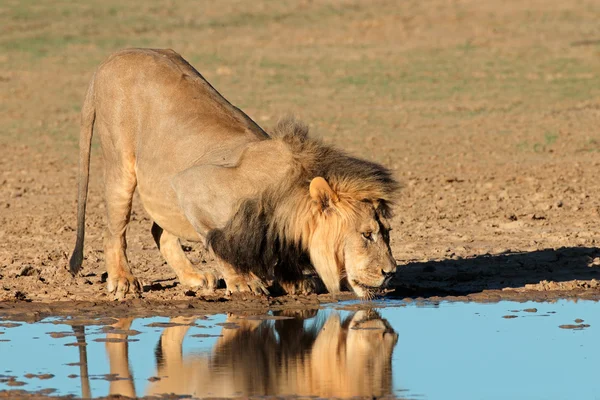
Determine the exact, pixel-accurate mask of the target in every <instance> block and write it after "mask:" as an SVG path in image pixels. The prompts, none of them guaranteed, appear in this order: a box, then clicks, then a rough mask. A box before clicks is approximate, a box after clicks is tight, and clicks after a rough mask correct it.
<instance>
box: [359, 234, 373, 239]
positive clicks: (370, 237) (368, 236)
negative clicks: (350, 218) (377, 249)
mask: <svg viewBox="0 0 600 400" xmlns="http://www.w3.org/2000/svg"><path fill="white" fill-rule="evenodd" d="M362 235H363V237H364V238H365V239H367V240H372V239H373V233H371V232H363V234H362Z"/></svg>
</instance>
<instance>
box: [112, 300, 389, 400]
mask: <svg viewBox="0 0 600 400" xmlns="http://www.w3.org/2000/svg"><path fill="white" fill-rule="evenodd" d="M304 313H306V311H304ZM194 320H195V318H190V317H175V318H173V319H171V322H172V323H173V325H174V326H171V327H167V328H165V329H164V331H163V332H162V334H161V336H160V339H159V340H158V344H157V346H156V350H155V358H156V372H155V376H156V377H158V378H160V379H152V380H151V383H150V384H149V385H148V386H147V387H146V389H145V395H146V396H161V395H165V394H177V395H191V396H192V397H194V398H205V397H240V396H242V397H246V396H285V395H297V396H318V397H326V398H330V397H337V398H349V397H354V396H359V397H381V396H386V395H391V394H392V355H393V351H394V348H395V346H396V343H397V341H398V335H397V334H396V333H395V332H394V330H393V329H392V328H391V326H390V325H389V323H388V322H387V321H386V320H384V319H382V318H381V317H380V316H379V314H378V313H377V312H375V311H373V310H362V311H358V312H355V313H352V314H350V315H348V316H344V317H342V316H341V315H340V314H339V313H338V312H335V311H334V312H331V314H329V315H327V313H326V312H325V311H323V310H321V311H319V312H316V311H314V312H311V315H294V317H293V318H290V319H278V320H275V321H270V320H266V321H265V320H252V319H247V318H245V317H241V316H235V315H230V316H229V317H228V318H227V321H226V322H227V323H228V324H226V325H225V326H224V327H223V329H222V330H221V335H220V337H219V338H218V339H217V341H216V343H215V344H214V345H213V347H212V349H211V350H210V351H209V352H203V353H195V352H193V353H190V354H185V353H184V351H183V342H184V340H185V339H186V336H187V334H188V331H189V329H190V325H192V324H193V322H194ZM130 324H131V319H130V318H129V319H123V320H121V321H119V322H118V323H117V324H116V325H115V328H116V330H115V333H108V334H107V339H108V341H107V343H106V351H107V354H108V361H109V365H110V372H111V374H113V375H114V376H115V379H113V380H111V383H110V394H111V395H124V396H129V397H135V396H136V388H135V385H134V380H133V374H132V372H131V368H130V364H129V357H128V343H127V341H126V339H127V334H126V332H127V330H128V329H129V326H130ZM123 332H125V333H123Z"/></svg>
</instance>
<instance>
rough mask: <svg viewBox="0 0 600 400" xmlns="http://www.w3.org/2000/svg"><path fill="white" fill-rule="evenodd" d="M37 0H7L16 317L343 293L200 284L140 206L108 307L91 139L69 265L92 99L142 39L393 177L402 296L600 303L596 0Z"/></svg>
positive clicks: (0, 52) (8, 200) (1, 50)
mask: <svg viewBox="0 0 600 400" xmlns="http://www.w3.org/2000/svg"><path fill="white" fill-rule="evenodd" d="M27 4H28V5H25V3H22V2H19V1H16V0H8V1H5V2H2V5H0V26H1V27H2V28H0V29H1V32H2V35H1V36H0V61H1V62H0V87H1V91H2V101H1V103H0V111H1V112H0V129H1V130H0V152H1V155H2V156H1V157H0V300H1V302H0V315H17V314H19V315H22V317H23V318H25V319H27V318H37V317H40V316H43V315H48V314H66V313H73V312H89V313H109V314H112V313H133V314H144V313H146V314H149V313H157V312H158V313H164V314H173V313H183V312H185V310H186V309H189V308H194V309H195V312H197V311H198V309H201V310H205V311H211V310H212V311H225V310H230V309H235V308H243V307H257V308H265V307H297V306H300V307H301V306H304V305H306V304H312V305H314V304H317V303H319V302H327V301H333V300H335V299H333V298H332V297H331V296H327V295H322V296H309V297H306V298H302V297H279V298H246V297H245V296H242V297H239V296H238V297H235V298H233V299H227V298H225V297H224V294H223V291H222V290H221V291H219V292H218V293H217V294H215V295H210V296H208V297H206V296H205V294H203V293H196V292H191V291H186V290H185V289H184V288H182V287H180V286H178V284H177V282H176V280H175V276H174V274H173V273H172V272H171V270H170V269H169V268H168V267H167V265H166V264H165V263H164V261H163V259H162V258H161V256H160V254H159V252H158V251H157V249H156V248H155V245H154V242H153V240H152V237H151V235H150V226H151V221H150V220H149V219H148V217H147V216H146V214H145V212H144V211H143V209H142V208H141V207H140V204H139V202H138V201H137V200H136V201H135V204H134V211H133V214H132V221H131V224H130V228H129V231H128V244H129V250H128V254H129V259H130V263H131V265H132V267H133V271H134V272H135V274H137V276H139V277H140V278H142V279H143V281H144V282H145V285H146V289H147V290H146V292H145V293H144V296H143V299H132V300H128V301H126V302H123V303H113V302H112V299H111V298H110V297H109V296H108V295H107V294H106V292H105V285H104V283H103V278H102V273H103V272H104V269H103V268H104V266H103V253H102V230H103V226H104V225H103V218H104V206H103V200H102V196H101V186H100V178H101V166H102V161H101V159H100V155H99V152H98V148H97V145H95V147H94V149H95V150H94V153H93V155H92V171H91V183H90V194H89V198H88V213H87V230H86V244H85V257H86V259H85V261H84V269H83V274H82V276H80V277H76V278H71V276H70V275H69V273H68V272H67V258H68V256H69V255H70V252H71V251H72V246H73V245H74V242H75V232H74V228H75V208H76V184H77V181H76V172H77V140H78V119H79V114H78V113H79V108H80V106H81V102H82V100H83V95H84V93H85V90H86V87H87V84H88V81H89V79H90V78H91V76H92V73H93V71H94V68H95V67H96V66H97V65H98V64H99V63H100V62H101V61H102V60H103V59H104V58H105V57H106V56H107V55H108V54H110V53H111V52H113V51H115V50H117V49H120V48H124V47H134V46H142V47H170V48H173V49H174V50H176V51H178V52H179V53H181V54H182V55H183V56H184V57H185V58H186V59H188V60H189V61H190V62H191V63H192V64H193V65H194V66H195V67H196V68H197V69H198V70H199V71H200V72H201V73H202V74H203V75H204V76H205V77H206V78H207V79H208V80H209V81H210V82H211V83H212V84H213V85H214V86H215V87H216V88H217V89H218V90H219V91H221V93H222V94H224V96H225V97H226V98H228V99H229V100H230V101H231V102H232V103H234V104H235V105H237V106H239V107H241V108H242V109H243V110H244V111H245V112H247V113H248V114H249V115H250V116H251V117H252V118H253V119H255V120H256V121H257V122H258V123H259V124H260V125H262V126H263V127H264V128H265V129H267V130H268V129H269V127H271V126H273V125H274V124H275V122H276V121H277V119H278V118H279V116H282V115H284V114H294V115H296V116H297V117H299V118H300V119H302V120H304V121H306V122H307V123H309V125H310V127H311V130H312V133H313V134H314V135H316V136H319V137H321V138H323V140H324V141H326V142H328V143H334V144H336V145H337V146H339V147H341V148H343V149H345V150H347V151H349V152H351V153H352V154H355V155H358V156H362V157H365V158H368V159H371V160H374V161H377V162H381V163H383V164H385V165H387V166H389V167H390V168H391V169H393V171H394V173H395V174H396V176H397V178H398V179H399V180H400V181H401V182H402V183H403V185H404V188H403V190H402V191H401V194H400V196H399V198H398V205H397V209H396V217H395V219H394V221H393V228H394V230H393V232H392V250H393V252H394V256H395V257H396V259H397V261H398V266H399V268H398V273H397V277H396V280H395V292H394V293H392V295H394V296H399V297H410V298H426V297H427V298H432V299H434V300H436V301H437V300H444V299H446V300H476V301H496V300H499V299H502V298H511V299H519V300H526V299H533V300H549V299H556V298H563V297H567V298H574V299H580V298H598V297H600V280H599V279H600V273H599V271H600V249H599V248H598V244H599V242H598V241H599V240H600V179H598V171H600V130H599V129H598V127H599V126H600V125H599V124H600V24H598V19H599V17H600V3H599V2H598V1H595V0H580V1H562V2H549V1H546V0H525V1H523V0H519V1H517V0H510V1H504V2H498V1H491V0H489V1H487V0H486V1H475V0H462V1H458V0H457V1H449V0H432V1H428V2H421V1H418V0H412V1H410V0H409V1H403V2H397V1H372V2H361V1H352V0H349V1H342V0H338V1H333V2H331V1H325V0H322V1H321V0H314V1H309V0H307V1H300V2H295V1H282V2H276V3H272V2H266V1H263V0H259V1H254V2H242V1H235V0H230V1H227V2H219V6H218V7H216V6H215V5H211V4H212V3H211V2H206V3H203V4H196V3H194V5H193V8H192V7H190V5H189V4H188V3H185V2H181V1H170V2H168V5H164V6H163V5H161V6H155V5H152V4H151V3H149V2H141V1H132V2H117V1H102V2H100V1H96V0H94V1H89V2H85V3H81V4H76V3H73V4H71V3H70V2H65V3H60V4H59V3H57V4H54V3H53V4H50V3H48V4H46V3H39V4H37V5H29V3H27ZM186 251H188V255H189V256H190V257H191V259H192V260H193V261H194V262H196V263H201V262H205V263H207V264H210V263H212V262H213V261H212V260H210V259H205V258H204V256H203V255H202V253H201V251H200V249H199V248H197V246H192V245H189V246H188V244H186ZM348 297H351V296H350V295H348V296H342V298H348ZM109 302H110V307H108V304H109Z"/></svg>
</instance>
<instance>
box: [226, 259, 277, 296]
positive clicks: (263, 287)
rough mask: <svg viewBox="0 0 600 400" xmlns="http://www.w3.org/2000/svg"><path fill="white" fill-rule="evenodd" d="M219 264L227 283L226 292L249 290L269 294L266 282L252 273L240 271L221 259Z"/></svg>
mask: <svg viewBox="0 0 600 400" xmlns="http://www.w3.org/2000/svg"><path fill="white" fill-rule="evenodd" d="M219 266H220V267H221V272H222V273H223V278H224V279H225V284H226V285H227V294H229V295H231V294H232V293H237V292H240V293H243V292H251V293H254V294H257V295H262V294H266V295H269V290H268V289H267V284H266V283H265V282H264V281H263V280H262V279H260V278H259V277H258V276H256V275H255V274H254V273H252V272H250V273H240V272H238V271H236V270H235V268H234V267H233V266H232V265H231V264H229V263H228V262H226V261H223V260H219Z"/></svg>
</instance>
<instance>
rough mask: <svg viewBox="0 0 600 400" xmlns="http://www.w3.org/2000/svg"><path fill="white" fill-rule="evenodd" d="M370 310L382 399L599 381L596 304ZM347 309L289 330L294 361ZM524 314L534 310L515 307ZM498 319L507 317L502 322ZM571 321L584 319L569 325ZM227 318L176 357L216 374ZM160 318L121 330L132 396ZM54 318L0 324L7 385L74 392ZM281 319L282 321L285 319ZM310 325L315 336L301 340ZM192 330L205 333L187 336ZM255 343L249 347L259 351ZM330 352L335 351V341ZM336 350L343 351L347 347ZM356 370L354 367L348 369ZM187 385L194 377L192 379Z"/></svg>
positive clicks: (535, 392)
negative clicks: (383, 341)
mask: <svg viewBox="0 0 600 400" xmlns="http://www.w3.org/2000/svg"><path fill="white" fill-rule="evenodd" d="M374 304H375V305H376V307H375V314H374V315H376V316H377V318H381V319H382V320H385V321H387V325H388V326H387V328H385V330H386V331H390V328H391V330H392V331H393V332H395V334H396V335H397V342H396V344H395V346H394V347H393V353H391V367H389V368H390V371H389V374H390V375H391V381H390V382H391V383H390V386H391V394H393V395H395V396H397V397H402V398H420V399H503V400H504V399H597V398H600V378H598V376H597V371H598V367H597V366H598V363H599V361H600V346H598V338H599V337H598V336H597V330H598V324H599V323H600V320H599V319H600V303H597V302H592V301H578V302H573V301H567V300H561V301H557V302H555V303H534V302H529V303H515V302H499V303H494V304H480V303H448V302H442V303H440V304H431V303H419V304H417V303H414V302H411V303H404V302H402V301H395V300H392V301H390V300H387V301H382V302H378V303H374ZM348 305H352V303H347V304H345V303H338V304H335V305H332V306H331V307H329V308H325V309H323V310H319V311H318V312H317V311H314V315H312V316H310V317H307V318H306V319H305V320H304V321H303V323H301V324H300V325H299V327H298V328H294V329H299V330H300V331H299V332H298V337H300V336H302V334H303V332H304V336H302V337H306V338H307V339H306V340H305V341H306V343H304V344H302V343H300V341H299V343H294V345H297V346H305V347H303V348H300V350H297V349H296V350H294V351H296V353H294V354H295V355H294V356H293V357H297V360H300V361H298V362H303V361H302V360H306V359H308V358H309V357H310V356H309V355H307V354H310V348H311V346H316V345H315V343H316V342H315V338H318V336H319V335H320V333H319V332H320V331H321V330H323V329H325V328H324V326H327V325H325V323H326V321H328V320H329V319H330V318H339V320H340V322H339V324H338V325H339V326H340V327H342V329H352V327H353V325H352V323H349V322H348V321H350V319H351V318H352V316H353V315H354V312H353V311H351V310H349V309H348V307H346V306H348ZM532 308H535V309H537V311H536V312H531V311H532V310H530V312H527V311H524V310H526V309H532ZM505 316H512V318H504V317H505ZM514 316H516V318H515V317H514ZM369 318H373V317H372V316H371V317H369ZM576 319H581V320H583V322H578V323H576V322H574V321H575V320H576ZM226 320H227V318H226V316H225V315H211V316H208V319H202V320H198V321H197V323H198V324H201V325H202V326H203V327H198V326H192V327H191V328H190V329H189V330H188V331H187V334H186V336H185V340H184V341H183V345H182V347H181V349H182V355H183V357H184V359H185V358H186V357H187V356H188V355H204V356H200V357H205V358H206V359H207V360H211V361H210V362H208V363H205V364H206V365H208V366H209V367H210V366H211V365H212V366H214V368H224V367H222V365H224V364H218V362H217V361H215V360H217V359H218V354H213V353H214V351H215V350H214V349H215V346H216V343H217V341H218V340H219V337H218V335H221V334H223V332H224V329H226V328H225V327H223V326H222V325H217V324H222V323H223V322H225V321H226ZM168 321H169V319H168V318H163V317H155V318H143V319H136V320H134V321H133V323H132V325H131V328H130V329H134V330H138V331H141V332H142V333H141V334H139V335H136V336H131V337H130V339H136V340H137V341H132V342H129V343H128V353H129V354H128V355H129V366H130V370H131V375H132V376H131V378H132V379H133V382H134V386H135V391H136V394H137V395H138V396H142V395H144V394H147V390H148V388H149V387H150V386H151V385H152V384H151V383H150V382H149V381H148V378H150V377H152V376H156V375H157V367H158V359H157V356H156V347H157V343H158V342H159V341H160V338H161V334H162V333H163V331H164V329H165V328H162V327H148V326H147V325H148V324H151V323H155V322H168ZM336 321H337V319H336ZM344 321H346V322H344ZM0 322H1V323H6V322H10V321H7V320H3V321H0ZM60 322H61V320H58V319H46V320H44V321H41V322H38V323H33V324H27V323H20V322H18V323H20V324H21V325H20V326H17V327H13V328H5V327H0V332H3V334H0V340H2V341H1V342H0V377H2V376H5V377H6V376H14V377H15V379H16V380H18V381H22V382H25V383H26V384H25V385H24V386H21V387H18V389H24V390H28V391H37V390H40V389H45V388H54V389H56V392H55V393H54V394H60V395H68V394H72V395H75V396H81V395H82V386H81V380H80V377H79V376H77V377H69V375H72V374H74V375H79V374H80V369H79V366H68V365H66V364H68V363H76V362H79V354H80V353H79V348H78V347H76V346H65V344H67V343H73V342H75V341H76V338H75V337H73V336H69V337H64V338H52V337H51V336H50V335H49V334H48V333H49V332H60V331H64V332H68V331H72V328H71V326H70V325H67V324H61V323H60ZM275 323H276V321H274V320H267V321H264V322H261V324H262V325H260V326H261V327H263V331H260V332H259V330H255V331H253V332H254V333H253V334H254V335H256V337H257V338H259V339H260V338H263V337H264V338H268V337H270V336H269V332H271V333H272V334H273V335H272V337H274V338H275V339H274V342H278V343H279V342H281V343H280V344H282V343H283V341H286V340H287V341H290V340H293V339H290V337H292V338H293V336H294V335H291V336H290V335H288V336H287V338H283V337H281V334H282V332H284V331H282V330H281V329H279V330H277V329H275V328H274V327H275ZM284 323H287V322H285V320H284ZM584 324H585V325H589V326H585V325H584ZM561 325H582V326H581V327H580V329H573V327H572V326H571V327H565V328H560V327H559V326H561ZM281 326H284V325H281ZM286 326H289V325H286ZM381 326H383V325H381ZM381 326H375V327H372V326H367V327H366V328H364V329H366V330H365V332H367V333H369V332H370V331H369V329H371V330H373V332H375V331H376V330H377V329H384V328H381ZM311 329H312V331H314V332H313V333H311V334H306V332H309V331H310V330H311ZM327 329H330V328H327ZM85 330H86V342H87V346H86V349H87V359H88V367H89V376H90V387H91V393H92V396H94V397H97V396H106V395H108V394H109V393H110V390H111V383H110V382H109V381H107V380H105V379H103V378H102V377H103V376H104V374H108V373H109V372H110V366H109V360H108V357H107V350H106V343H103V342H96V341H94V339H97V338H105V337H106V333H105V332H102V331H101V326H87V327H86V328H85ZM345 332H346V331H345ZM196 334H204V335H210V336H206V337H205V336H202V337H194V336H193V335H196ZM261 335H262V336H261ZM311 335H312V336H311ZM373 337H374V336H369V337H368V338H367V336H365V338H366V339H362V336H361V338H359V339H360V340H373V339H372V338H373ZM359 339H357V340H359ZM253 340H254V339H253ZM260 340H262V339H260ZM260 340H259V341H256V340H254V341H253V342H251V343H259V345H260V343H262V342H261V341H260ZM316 340H318V339H316ZM265 341H268V340H267V339H265ZM244 343H245V342H244ZM248 343H250V342H248ZM348 343H350V342H348ZM367 344H368V343H367ZM350 345H351V346H360V345H361V342H360V341H358V342H356V341H353V342H351V343H350V344H348V346H350ZM297 346H296V347H297ZM336 346H338V347H340V345H339V343H338V344H336ZM290 348H294V346H289V345H287V344H285V343H283V344H282V345H281V349H287V350H286V351H292V350H289V349H290ZM222 351H226V350H222ZM282 351H284V350H282ZM336 351H338V352H339V351H345V352H348V349H345V348H344V349H341V350H339V349H338V350H336ZM364 351H365V352H369V351H381V350H376V346H372V345H371V346H366V345H365V350H364ZM298 354H300V355H298ZM336 354H337V353H336ZM365 354H366V353H365ZM367 356H369V354H367ZM371 356H372V355H371ZM286 357H287V356H286ZM289 357H292V356H289ZM289 357H288V358H289ZM283 359H286V358H285V357H284V358H283ZM278 360H279V359H278ZM315 360H317V359H315ZM352 360H358V361H356V362H361V361H360V360H372V358H369V357H362V358H360V357H359V358H352ZM279 362H281V363H284V362H285V361H281V360H280V361H278V363H279ZM313 362H316V361H313ZM318 362H323V361H318ZM365 362H367V361H365ZM369 362H371V361H369ZM202 365H204V364H202ZM218 365H221V367H218ZM332 365H333V367H332V368H335V365H336V364H335V363H333V364H332ZM382 365H383V368H388V367H386V366H385V363H383V364H382ZM271 367H272V366H270V367H268V368H271ZM257 368H261V367H260V365H257ZM328 368H329V364H328ZM356 368H361V366H360V365H357V366H356ZM365 368H366V369H365V371H369V368H373V367H372V366H371V367H368V366H366V367H365ZM348 371H349V370H348V369H343V370H342V369H340V371H336V373H337V374H343V373H347V372H348ZM225 372H226V371H225ZM255 372H256V371H255ZM28 373H33V374H43V373H50V374H53V375H54V377H53V378H51V379H47V380H40V379H37V378H26V377H25V374H28ZM244 373H245V372H244V370H239V371H237V372H236V374H238V375H239V374H242V375H243V374H244ZM367 373H368V372H367ZM269 374H271V375H268V374H267V375H268V376H272V372H269ZM267 375H265V376H267ZM384 375H385V373H384ZM224 376H225V375H224ZM227 376H229V375H227ZM231 376H233V375H231ZM261 376H262V375H261ZM333 376H335V373H334V374H333ZM378 376H379V375H378ZM382 376H383V375H382ZM189 379H195V378H194V376H193V375H192V377H191V378H189ZM377 379H379V378H377ZM5 381H6V379H5ZM381 382H384V383H383V384H384V385H387V384H388V383H387V382H388V381H387V380H385V379H381ZM5 389H15V387H9V386H7V383H6V382H4V383H0V390H5ZM182 390H184V389H183V388H182ZM252 390H254V392H249V393H241V394H250V395H251V394H261V392H260V390H267V389H261V388H255V389H252ZM269 390H270V389H269ZM307 390H308V389H307ZM331 390H333V392H325V393H334V394H335V389H331ZM362 390H364V389H362ZM386 390H387V389H386ZM320 393H323V392H320ZM377 393H379V392H377ZM384 393H385V391H384ZM190 394H193V393H190ZM269 394H273V393H269ZM280 394H291V393H280ZM374 394H376V392H374Z"/></svg>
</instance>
